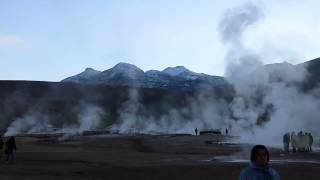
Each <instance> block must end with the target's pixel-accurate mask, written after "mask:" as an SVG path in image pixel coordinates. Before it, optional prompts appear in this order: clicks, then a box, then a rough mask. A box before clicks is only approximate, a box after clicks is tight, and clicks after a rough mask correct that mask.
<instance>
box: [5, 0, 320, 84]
mask: <svg viewBox="0 0 320 180" xmlns="http://www.w3.org/2000/svg"><path fill="white" fill-rule="evenodd" d="M243 2H247V1H244V0H223V1H222V0H0V24H1V25H0V79H1V80H41V81H60V80H62V79H64V78H66V77H68V76H71V75H75V74H77V73H80V72H82V71H83V70H84V69H85V68H86V67H92V68H94V69H97V70H106V69H109V68H111V67H112V66H114V65H115V64H117V63H119V62H127V63H131V64H134V65H136V66H138V67H139V68H141V69H142V70H144V71H146V70H150V69H154V70H163V69H164V68H166V67H169V66H171V67H172V66H178V65H183V66H185V67H187V68H188V69H190V70H192V71H195V72H202V73H206V74H211V75H223V74H224V69H225V66H226V63H225V60H224V56H225V53H226V47H225V46H224V45H223V44H222V43H221V41H220V37H219V34H218V30H217V26H218V24H219V21H220V20H221V19H222V17H223V15H224V12H225V11H226V10H228V9H230V8H233V7H235V6H238V5H241V4H242V3H243ZM259 3H262V4H264V6H265V18H264V19H263V20H262V21H260V22H259V23H258V24H256V25H254V26H252V27H250V29H248V31H247V32H246V34H245V37H244V40H245V43H246V45H247V47H248V48H250V49H252V50H253V51H255V52H257V53H259V54H261V56H263V57H264V62H265V63H272V62H281V61H288V62H291V63H293V64H296V63H299V62H303V61H306V60H310V59H313V58H316V57H320V19H319V8H320V1H318V0H282V1H281V0H265V1H263V0H261V1H259Z"/></svg>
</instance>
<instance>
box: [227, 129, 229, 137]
mask: <svg viewBox="0 0 320 180" xmlns="http://www.w3.org/2000/svg"><path fill="white" fill-rule="evenodd" d="M228 134H229V131H228V128H226V135H227V136H228Z"/></svg>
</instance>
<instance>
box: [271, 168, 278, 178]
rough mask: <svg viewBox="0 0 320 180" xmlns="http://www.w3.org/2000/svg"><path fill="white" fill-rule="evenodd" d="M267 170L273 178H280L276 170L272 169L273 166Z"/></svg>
mask: <svg viewBox="0 0 320 180" xmlns="http://www.w3.org/2000/svg"><path fill="white" fill-rule="evenodd" d="M269 171H270V174H271V175H272V177H273V179H274V180H280V176H279V174H278V173H277V171H276V170H274V169H273V168H269Z"/></svg>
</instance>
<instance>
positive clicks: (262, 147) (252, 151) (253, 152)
mask: <svg viewBox="0 0 320 180" xmlns="http://www.w3.org/2000/svg"><path fill="white" fill-rule="evenodd" d="M260 149H263V150H265V151H266V153H267V161H268V162H269V151H268V149H267V148H266V147H265V146H264V145H255V146H254V147H253V148H252V150H251V157H250V160H251V162H252V163H253V162H254V161H255V160H256V156H257V152H258V150H260Z"/></svg>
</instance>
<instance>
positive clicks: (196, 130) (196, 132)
mask: <svg viewBox="0 0 320 180" xmlns="http://www.w3.org/2000/svg"><path fill="white" fill-rule="evenodd" d="M194 132H195V134H196V136H198V128H196V129H194Z"/></svg>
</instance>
